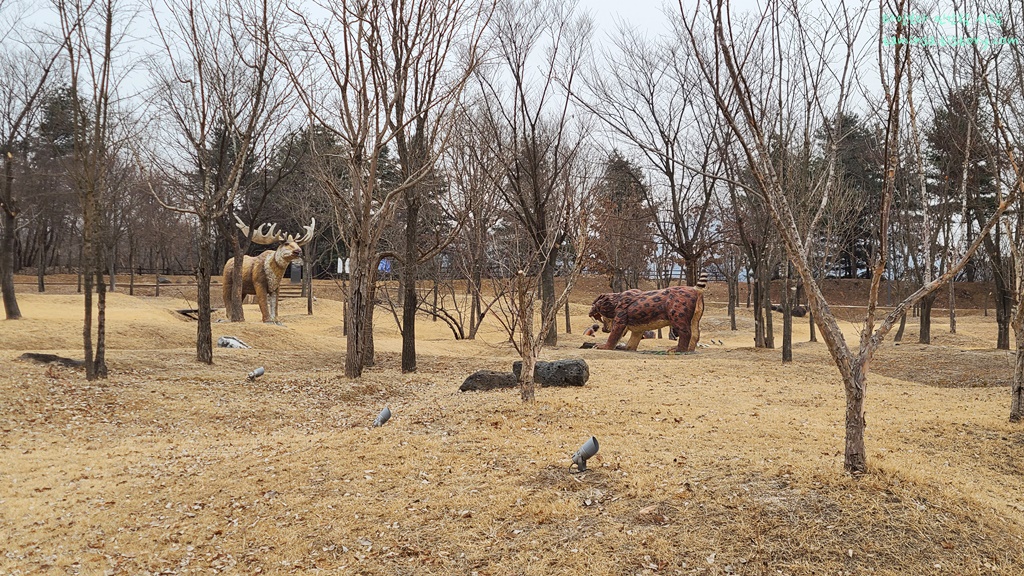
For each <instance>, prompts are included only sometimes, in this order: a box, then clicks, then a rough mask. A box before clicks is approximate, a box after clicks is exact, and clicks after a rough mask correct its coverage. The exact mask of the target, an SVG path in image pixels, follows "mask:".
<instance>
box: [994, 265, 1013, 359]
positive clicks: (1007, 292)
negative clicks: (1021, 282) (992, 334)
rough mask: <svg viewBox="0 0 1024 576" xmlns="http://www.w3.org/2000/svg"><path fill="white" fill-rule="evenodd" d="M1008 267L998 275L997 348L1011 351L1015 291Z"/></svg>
mask: <svg viewBox="0 0 1024 576" xmlns="http://www.w3.org/2000/svg"><path fill="white" fill-rule="evenodd" d="M1008 276H1009V270H1008V267H1002V273H1001V274H999V273H997V274H996V303H995V309H996V327H997V330H998V332H997V337H996V348H997V349H998V350H1009V349H1010V318H1011V317H1012V316H1013V291H1012V290H1011V289H1010V287H1009V284H1010V279H1009V278H1008Z"/></svg>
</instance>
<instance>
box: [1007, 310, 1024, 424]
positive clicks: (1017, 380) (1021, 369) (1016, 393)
mask: <svg viewBox="0 0 1024 576" xmlns="http://www.w3.org/2000/svg"><path fill="white" fill-rule="evenodd" d="M1020 305H1024V304H1020ZM1017 316H1018V317H1019V318H1018V321H1017V322H1016V323H1015V326H1014V334H1015V336H1016V338H1017V362H1016V365H1015V366H1014V369H1013V386H1012V388H1011V390H1010V398H1011V401H1010V422H1020V421H1022V420H1024V322H1021V321H1020V320H1021V319H1022V318H1024V315H1022V314H1021V312H1019V311H1018V312H1017Z"/></svg>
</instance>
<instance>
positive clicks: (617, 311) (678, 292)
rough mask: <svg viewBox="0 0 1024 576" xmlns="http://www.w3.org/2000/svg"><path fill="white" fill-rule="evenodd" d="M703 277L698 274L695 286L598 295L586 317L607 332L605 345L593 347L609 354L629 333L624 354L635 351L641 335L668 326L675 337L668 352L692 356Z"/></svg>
mask: <svg viewBox="0 0 1024 576" xmlns="http://www.w3.org/2000/svg"><path fill="white" fill-rule="evenodd" d="M705 287H707V276H706V275H704V274H701V276H700V279H699V280H698V281H697V285H696V286H672V287H669V288H665V289H663V290H650V291H648V292H641V291H640V290H627V291H625V292H618V293H607V294H600V295H598V296H597V298H595V299H594V305H593V306H592V307H591V308H590V317H591V318H593V319H594V320H597V321H598V322H601V323H602V324H603V325H604V326H603V329H604V331H605V332H609V334H608V341H607V342H605V343H604V344H600V345H598V346H596V348H599V349H601V350H613V349H615V347H616V346H615V345H616V344H618V342H619V340H620V339H621V338H622V336H623V335H624V334H625V333H626V332H627V331H628V332H630V338H629V342H628V343H627V344H626V349H627V350H636V348H637V345H639V344H640V340H641V339H643V337H644V332H645V331H647V330H653V329H657V328H664V327H665V326H671V327H672V328H673V329H674V330H675V331H676V333H677V334H678V335H679V340H678V341H677V344H676V346H675V347H674V348H671V349H670V351H672V352H693V351H694V350H696V348H697V342H698V340H700V319H701V316H703V315H704V288H705Z"/></svg>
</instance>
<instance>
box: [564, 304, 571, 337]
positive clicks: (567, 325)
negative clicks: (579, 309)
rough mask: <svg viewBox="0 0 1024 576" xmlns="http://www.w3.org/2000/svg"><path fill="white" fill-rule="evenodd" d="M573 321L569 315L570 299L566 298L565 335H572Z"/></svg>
mask: <svg viewBox="0 0 1024 576" xmlns="http://www.w3.org/2000/svg"><path fill="white" fill-rule="evenodd" d="M571 321H572V320H571V318H570V315H569V299H568V298H566V299H565V333H566V334H572V324H571Z"/></svg>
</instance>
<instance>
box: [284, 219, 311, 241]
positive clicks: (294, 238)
mask: <svg viewBox="0 0 1024 576" xmlns="http://www.w3.org/2000/svg"><path fill="white" fill-rule="evenodd" d="M310 220H311V222H310V223H309V226H303V227H302V228H303V229H304V230H305V231H306V233H305V234H303V235H302V236H292V235H291V234H289V235H288V241H289V242H295V243H296V244H298V245H299V246H305V245H306V244H309V241H310V240H312V239H313V231H314V230H316V218H311V219H310Z"/></svg>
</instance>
